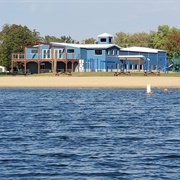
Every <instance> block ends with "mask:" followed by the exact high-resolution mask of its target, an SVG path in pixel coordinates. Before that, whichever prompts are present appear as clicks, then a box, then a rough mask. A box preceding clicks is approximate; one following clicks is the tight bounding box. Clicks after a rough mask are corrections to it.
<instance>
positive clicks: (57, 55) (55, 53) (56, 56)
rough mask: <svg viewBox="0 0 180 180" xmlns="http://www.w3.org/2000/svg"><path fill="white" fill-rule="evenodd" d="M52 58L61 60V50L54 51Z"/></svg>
mask: <svg viewBox="0 0 180 180" xmlns="http://www.w3.org/2000/svg"><path fill="white" fill-rule="evenodd" d="M54 57H55V58H57V59H61V58H62V50H61V49H55V50H54Z"/></svg>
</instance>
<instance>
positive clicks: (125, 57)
mask: <svg viewBox="0 0 180 180" xmlns="http://www.w3.org/2000/svg"><path fill="white" fill-rule="evenodd" d="M118 58H119V60H127V61H139V60H140V61H144V60H145V56H143V55H120V56H118Z"/></svg>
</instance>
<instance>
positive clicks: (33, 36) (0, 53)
mask: <svg viewBox="0 0 180 180" xmlns="http://www.w3.org/2000/svg"><path fill="white" fill-rule="evenodd" d="M39 38H40V36H39V33H38V32H36V31H35V30H33V31H30V30H29V29H28V28H27V27H26V26H24V27H23V26H21V25H16V24H12V25H8V24H5V25H4V26H3V29H2V31H1V32H0V42H1V43H0V63H1V65H3V66H6V68H7V69H8V70H9V69H10V68H11V55H12V53H23V50H24V49H23V47H24V46H29V45H34V44H35V42H37V41H38V39H39Z"/></svg>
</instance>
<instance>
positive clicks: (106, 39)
mask: <svg viewBox="0 0 180 180" xmlns="http://www.w3.org/2000/svg"><path fill="white" fill-rule="evenodd" d="M97 37H98V44H112V43H113V36H112V35H111V34H108V33H103V34H100V35H98V36H97Z"/></svg>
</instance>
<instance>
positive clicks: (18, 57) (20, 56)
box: [12, 54, 25, 59]
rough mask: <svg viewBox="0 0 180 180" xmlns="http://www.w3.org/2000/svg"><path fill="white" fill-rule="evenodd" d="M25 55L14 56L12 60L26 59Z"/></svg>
mask: <svg viewBox="0 0 180 180" xmlns="http://www.w3.org/2000/svg"><path fill="white" fill-rule="evenodd" d="M24 58H25V54H12V59H24Z"/></svg>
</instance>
